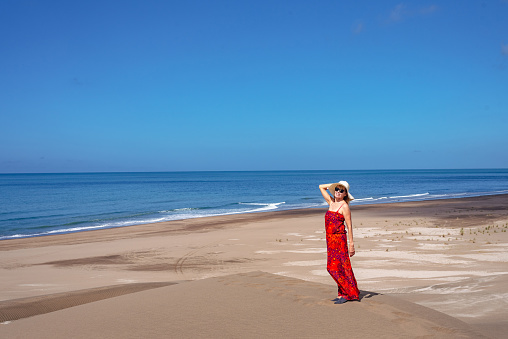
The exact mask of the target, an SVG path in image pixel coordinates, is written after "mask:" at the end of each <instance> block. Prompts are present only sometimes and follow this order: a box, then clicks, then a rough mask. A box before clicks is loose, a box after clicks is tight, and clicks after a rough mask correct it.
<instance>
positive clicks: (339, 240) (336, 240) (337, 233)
mask: <svg viewBox="0 0 508 339" xmlns="http://www.w3.org/2000/svg"><path fill="white" fill-rule="evenodd" d="M325 228H326V248H327V253H328V260H327V265H326V268H327V269H328V273H330V275H331V276H332V278H333V280H335V282H336V283H337V287H338V297H339V298H340V297H343V298H345V299H347V300H357V299H358V298H359V296H360V291H359V290H358V286H357V284H356V279H355V275H354V274H353V269H352V268H351V261H350V260H349V251H348V247H347V233H346V228H345V225H344V216H343V215H342V214H340V213H339V212H338V211H337V212H333V211H327V212H326V214H325Z"/></svg>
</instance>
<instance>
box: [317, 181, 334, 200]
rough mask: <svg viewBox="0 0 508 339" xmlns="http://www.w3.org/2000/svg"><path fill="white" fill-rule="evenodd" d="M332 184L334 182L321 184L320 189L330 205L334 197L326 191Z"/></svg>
mask: <svg viewBox="0 0 508 339" xmlns="http://www.w3.org/2000/svg"><path fill="white" fill-rule="evenodd" d="M331 185H332V184H322V185H319V190H320V191H321V194H322V195H323V198H325V200H326V202H327V203H328V205H330V204H331V203H332V202H333V201H332V197H330V194H328V193H327V192H326V190H327V189H328V187H330V186H331Z"/></svg>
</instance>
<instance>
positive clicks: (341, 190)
mask: <svg viewBox="0 0 508 339" xmlns="http://www.w3.org/2000/svg"><path fill="white" fill-rule="evenodd" d="M335 192H340V193H344V192H346V190H345V189H343V188H338V187H335Z"/></svg>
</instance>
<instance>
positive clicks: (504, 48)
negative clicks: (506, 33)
mask: <svg viewBox="0 0 508 339" xmlns="http://www.w3.org/2000/svg"><path fill="white" fill-rule="evenodd" d="M501 53H502V54H503V55H508V45H505V44H503V43H501Z"/></svg>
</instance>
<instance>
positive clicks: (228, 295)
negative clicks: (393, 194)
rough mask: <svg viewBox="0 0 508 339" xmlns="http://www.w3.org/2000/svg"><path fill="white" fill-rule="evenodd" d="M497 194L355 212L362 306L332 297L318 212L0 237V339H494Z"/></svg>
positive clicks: (502, 301)
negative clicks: (236, 338)
mask: <svg viewBox="0 0 508 339" xmlns="http://www.w3.org/2000/svg"><path fill="white" fill-rule="evenodd" d="M507 206H508V195H492V196H483V197H474V198H463V199H448V200H433V201H420V202H405V203H394V204H377V205H358V206H354V205H353V206H352V207H351V209H352V213H353V224H354V238H355V245H356V251H357V254H356V255H355V256H354V257H353V258H352V266H353V270H354V272H355V275H356V279H357V281H358V285H359V288H360V290H361V292H362V293H361V301H360V302H348V303H346V304H343V305H335V304H334V303H333V301H331V300H332V299H334V298H335V297H336V285H335V283H334V281H333V280H332V278H331V277H330V276H329V275H328V272H327V271H326V243H325V234H324V213H325V211H326V209H306V210H292V211H279V212H266V213H252V214H239V215H230V216H220V217H208V218H198V219H187V220H179V221H170V222H163V223H158V224H149V225H139V226H130V227H122V228H114V229H106V230H97V231H89V232H81V233H74V234H65V235H55V236H46V237H38V238H27V239H17V240H4V241H1V242H0V255H1V258H2V259H1V261H0V275H1V277H2V278H1V279H0V322H1V325H0V336H1V337H2V338H18V337H19V338H68V337H73V338H90V337H101V338H139V337H175V338H196V337H202V338H205V337H206V338H219V337H220V338H232V337H242V338H243V337H245V338H259V337H288V336H293V337H300V338H312V337H316V338H328V337H330V338H332V337H337V336H338V335H341V336H348V337H353V338H360V337H361V338H380V337H381V338H383V337H386V338H394V337H415V338H416V337H424V336H427V337H433V338H434V337H437V338H481V337H485V338H501V337H503V336H504V335H505V333H506V332H507V331H508V320H507V319H508V264H507V262H508V250H507V249H508V208H507Z"/></svg>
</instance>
